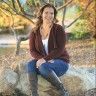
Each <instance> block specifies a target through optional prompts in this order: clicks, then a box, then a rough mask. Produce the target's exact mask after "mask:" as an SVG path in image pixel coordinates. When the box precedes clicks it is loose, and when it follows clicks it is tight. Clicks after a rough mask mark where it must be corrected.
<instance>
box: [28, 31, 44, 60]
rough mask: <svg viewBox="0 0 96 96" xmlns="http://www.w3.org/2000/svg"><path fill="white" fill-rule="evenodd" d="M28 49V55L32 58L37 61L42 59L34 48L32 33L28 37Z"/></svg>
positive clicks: (33, 34) (33, 35)
mask: <svg viewBox="0 0 96 96" xmlns="http://www.w3.org/2000/svg"><path fill="white" fill-rule="evenodd" d="M29 49H30V54H31V56H32V57H33V58H35V59H37V60H38V59H40V58H43V56H42V55H41V54H40V53H39V52H38V51H37V50H36V48H35V33H34V32H31V34H30V36H29Z"/></svg>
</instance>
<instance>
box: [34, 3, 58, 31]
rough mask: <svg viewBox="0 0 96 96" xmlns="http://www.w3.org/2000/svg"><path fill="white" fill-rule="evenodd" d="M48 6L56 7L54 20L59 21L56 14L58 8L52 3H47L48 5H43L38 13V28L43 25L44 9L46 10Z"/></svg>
mask: <svg viewBox="0 0 96 96" xmlns="http://www.w3.org/2000/svg"><path fill="white" fill-rule="evenodd" d="M46 7H49V8H50V7H51V8H53V9H54V22H57V21H58V20H57V19H56V15H57V10H56V8H55V7H54V6H53V5H52V4H49V3H47V4H46V5H44V6H43V7H41V9H40V11H39V13H38V16H37V22H36V29H38V28H39V27H40V26H41V25H42V23H43V20H42V14H43V11H44V9H45V8H46ZM36 29H35V30H36Z"/></svg>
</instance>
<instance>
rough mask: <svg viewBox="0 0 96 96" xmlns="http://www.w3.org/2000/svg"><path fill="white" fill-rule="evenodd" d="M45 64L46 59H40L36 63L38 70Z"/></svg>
mask: <svg viewBox="0 0 96 96" xmlns="http://www.w3.org/2000/svg"><path fill="white" fill-rule="evenodd" d="M45 62H46V61H45V59H43V58H41V59H39V60H38V61H37V62H36V68H39V67H40V65H42V64H43V63H45Z"/></svg>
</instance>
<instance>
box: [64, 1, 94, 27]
mask: <svg viewBox="0 0 96 96" xmlns="http://www.w3.org/2000/svg"><path fill="white" fill-rule="evenodd" d="M92 2H93V0H91V1H90V2H89V3H88V4H87V6H86V7H85V9H84V10H83V11H82V13H81V15H79V16H78V17H77V18H76V19H75V20H74V21H73V22H71V23H70V24H69V25H68V26H66V27H65V28H68V27H70V26H71V25H72V24H74V23H75V22H76V21H77V20H78V19H79V18H80V17H82V16H83V14H84V12H85V11H86V10H87V8H88V7H89V5H90V4H91V3H92Z"/></svg>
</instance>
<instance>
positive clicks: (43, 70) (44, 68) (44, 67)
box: [39, 63, 51, 76]
mask: <svg viewBox="0 0 96 96" xmlns="http://www.w3.org/2000/svg"><path fill="white" fill-rule="evenodd" d="M39 72H40V74H41V75H43V76H46V75H48V73H49V72H51V69H50V68H49V67H48V66H47V64H45V63H44V64H42V65H41V66H40V67H39Z"/></svg>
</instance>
